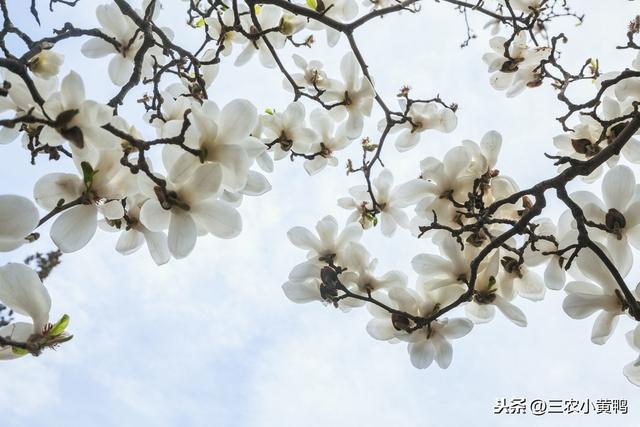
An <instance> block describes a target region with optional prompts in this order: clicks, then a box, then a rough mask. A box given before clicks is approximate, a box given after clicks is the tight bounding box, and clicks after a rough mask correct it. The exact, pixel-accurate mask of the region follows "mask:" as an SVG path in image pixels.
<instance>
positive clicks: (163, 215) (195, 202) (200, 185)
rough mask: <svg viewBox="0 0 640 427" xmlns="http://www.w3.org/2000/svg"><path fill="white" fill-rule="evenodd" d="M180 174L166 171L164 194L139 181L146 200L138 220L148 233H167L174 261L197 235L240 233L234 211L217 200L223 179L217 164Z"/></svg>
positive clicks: (190, 247) (226, 236)
mask: <svg viewBox="0 0 640 427" xmlns="http://www.w3.org/2000/svg"><path fill="white" fill-rule="evenodd" d="M179 172H182V171H181V170H179V169H178V168H172V169H170V170H169V175H168V176H167V179H166V182H167V189H166V192H160V191H159V189H158V187H156V186H154V184H153V183H152V182H151V180H150V179H148V178H146V177H141V178H140V180H139V184H140V189H141V190H142V192H143V194H144V195H145V196H147V197H148V198H149V200H147V201H146V202H144V204H143V205H142V208H141V209H140V221H141V222H142V224H143V225H144V226H145V227H146V228H148V229H149V230H151V231H155V232H161V231H164V230H167V229H168V230H169V233H168V239H169V240H168V245H169V251H170V252H171V255H173V257H174V258H176V259H181V258H185V257H186V256H187V255H189V254H190V253H191V251H192V250H193V248H194V247H195V245H196V240H197V238H198V234H199V233H200V234H204V233H207V232H208V233H211V234H213V235H214V236H217V237H219V238H222V239H231V238H233V237H236V236H237V235H238V234H240V232H241V231H242V218H241V217H240V214H239V213H238V211H237V210H236V208H235V207H233V206H232V205H230V204H229V203H227V202H225V201H223V200H220V199H219V198H218V196H219V195H220V192H221V191H222V180H223V171H222V167H221V166H220V165H219V164H216V163H204V164H201V165H199V166H198V167H196V168H194V169H192V170H191V171H190V173H184V174H180V175H178V173H179Z"/></svg>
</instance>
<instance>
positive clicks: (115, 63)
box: [109, 55, 133, 86]
mask: <svg viewBox="0 0 640 427" xmlns="http://www.w3.org/2000/svg"><path fill="white" fill-rule="evenodd" d="M132 74H133V62H132V61H131V60H130V59H128V58H125V57H124V56H122V55H114V56H113V58H111V61H109V78H110V79H111V82H112V83H113V84H114V85H116V86H124V85H125V84H127V82H128V81H129V79H130V78H131V75H132Z"/></svg>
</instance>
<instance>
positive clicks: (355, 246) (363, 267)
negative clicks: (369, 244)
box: [342, 242, 407, 295]
mask: <svg viewBox="0 0 640 427" xmlns="http://www.w3.org/2000/svg"><path fill="white" fill-rule="evenodd" d="M342 259H343V261H344V263H345V267H346V268H347V272H350V273H354V274H351V275H349V276H346V279H345V280H343V283H349V279H351V280H352V282H351V283H352V284H353V285H355V287H356V288H357V290H358V293H360V294H362V295H368V294H373V293H377V292H378V291H380V290H381V289H391V288H395V287H405V286H407V275H406V274H404V273H403V272H401V271H397V270H392V271H389V272H387V273H385V274H383V275H382V276H379V277H378V276H376V275H375V273H374V272H375V269H376V266H377V265H378V260H377V259H375V258H374V259H371V254H370V253H369V251H367V249H366V248H365V247H364V246H362V245H361V244H360V243H357V242H350V243H349V244H348V245H347V247H346V248H345V251H344V254H343V255H342Z"/></svg>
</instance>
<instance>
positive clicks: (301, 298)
mask: <svg viewBox="0 0 640 427" xmlns="http://www.w3.org/2000/svg"><path fill="white" fill-rule="evenodd" d="M282 290H283V291H284V294H285V295H286V297H287V298H289V299H290V300H291V301H293V302H295V303H298V304H303V303H307V302H312V301H322V298H321V296H320V288H319V287H318V286H317V285H316V284H315V282H311V281H310V282H305V283H292V282H286V283H285V284H283V285H282Z"/></svg>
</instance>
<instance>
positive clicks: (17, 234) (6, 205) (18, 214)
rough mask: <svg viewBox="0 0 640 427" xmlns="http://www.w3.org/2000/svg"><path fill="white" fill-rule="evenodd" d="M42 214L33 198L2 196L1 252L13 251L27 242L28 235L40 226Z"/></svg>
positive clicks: (0, 200)
mask: <svg viewBox="0 0 640 427" xmlns="http://www.w3.org/2000/svg"><path fill="white" fill-rule="evenodd" d="M39 220H40V215H39V214H38V209H37V208H36V207H35V205H34V204H33V202H31V200H29V199H27V198H25V197H21V196H14V195H1V196H0V252H8V251H12V250H14V249H16V248H19V247H20V246H22V245H23V244H25V243H27V240H26V237H27V236H28V235H29V234H31V233H32V232H33V230H35V229H36V227H37V226H38V221H39Z"/></svg>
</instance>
